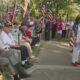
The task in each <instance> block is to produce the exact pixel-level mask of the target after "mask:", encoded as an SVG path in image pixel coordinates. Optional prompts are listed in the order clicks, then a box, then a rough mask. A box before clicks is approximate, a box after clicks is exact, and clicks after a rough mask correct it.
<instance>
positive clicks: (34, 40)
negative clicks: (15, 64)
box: [31, 37, 40, 46]
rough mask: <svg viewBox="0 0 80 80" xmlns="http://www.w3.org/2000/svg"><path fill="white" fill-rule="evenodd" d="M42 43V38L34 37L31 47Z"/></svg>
mask: <svg viewBox="0 0 80 80" xmlns="http://www.w3.org/2000/svg"><path fill="white" fill-rule="evenodd" d="M39 42H40V38H39V37H32V43H31V46H34V45H35V44H37V43H39Z"/></svg>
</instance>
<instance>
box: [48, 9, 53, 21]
mask: <svg viewBox="0 0 80 80" xmlns="http://www.w3.org/2000/svg"><path fill="white" fill-rule="evenodd" d="M48 19H49V20H50V21H51V20H52V19H53V15H52V10H50V9H49V12H48Z"/></svg>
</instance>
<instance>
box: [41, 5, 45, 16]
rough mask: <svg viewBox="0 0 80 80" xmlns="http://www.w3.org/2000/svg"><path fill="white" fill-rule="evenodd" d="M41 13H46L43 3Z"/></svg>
mask: <svg viewBox="0 0 80 80" xmlns="http://www.w3.org/2000/svg"><path fill="white" fill-rule="evenodd" d="M41 13H42V16H45V13H46V7H45V5H42V9H41Z"/></svg>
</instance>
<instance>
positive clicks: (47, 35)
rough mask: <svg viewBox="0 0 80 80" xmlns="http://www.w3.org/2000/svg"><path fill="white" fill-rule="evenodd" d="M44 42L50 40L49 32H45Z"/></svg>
mask: <svg viewBox="0 0 80 80" xmlns="http://www.w3.org/2000/svg"><path fill="white" fill-rule="evenodd" d="M45 40H50V31H48V32H45Z"/></svg>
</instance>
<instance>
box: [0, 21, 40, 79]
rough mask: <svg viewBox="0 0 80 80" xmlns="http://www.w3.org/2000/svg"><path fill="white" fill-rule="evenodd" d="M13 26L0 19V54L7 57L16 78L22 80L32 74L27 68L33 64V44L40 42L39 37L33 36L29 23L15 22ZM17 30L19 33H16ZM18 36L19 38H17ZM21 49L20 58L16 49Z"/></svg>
mask: <svg viewBox="0 0 80 80" xmlns="http://www.w3.org/2000/svg"><path fill="white" fill-rule="evenodd" d="M13 26H14V27H12V25H11V24H8V23H7V22H3V21H0V56H3V57H6V58H7V59H8V60H9V64H10V65H11V70H12V69H13V70H14V72H12V74H13V76H14V80H20V79H21V78H26V77H28V76H30V75H29V74H27V72H26V71H25V69H28V68H30V67H31V66H32V65H33V64H32V63H31V62H30V59H31V58H32V46H35V44H37V43H38V42H39V38H38V37H34V36H31V32H30V31H29V28H30V27H29V25H25V24H21V27H20V28H19V27H18V24H17V23H15V24H14V25H13ZM17 29H18V30H17ZM16 30H17V35H15V34H16ZM15 36H17V39H15V38H16V37H15ZM16 50H19V51H20V53H16V54H18V55H21V58H20V60H18V57H17V56H16V55H15V51H16Z"/></svg>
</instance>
